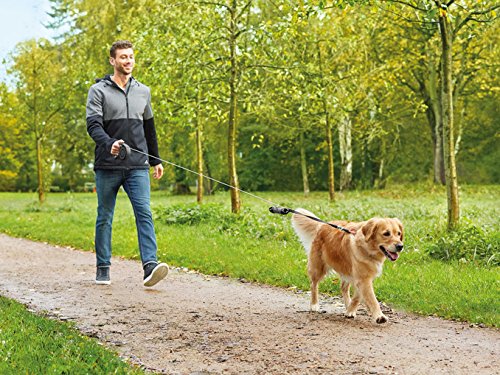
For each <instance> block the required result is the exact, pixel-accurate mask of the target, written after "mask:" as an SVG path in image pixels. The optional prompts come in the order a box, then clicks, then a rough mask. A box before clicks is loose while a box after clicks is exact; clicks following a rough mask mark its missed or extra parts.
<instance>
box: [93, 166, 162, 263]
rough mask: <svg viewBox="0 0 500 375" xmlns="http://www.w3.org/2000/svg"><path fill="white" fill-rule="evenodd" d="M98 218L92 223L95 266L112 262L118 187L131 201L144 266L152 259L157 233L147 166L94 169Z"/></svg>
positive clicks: (154, 253)
mask: <svg viewBox="0 0 500 375" xmlns="http://www.w3.org/2000/svg"><path fill="white" fill-rule="evenodd" d="M95 182H96V190H97V220H96V224H95V252H96V258H97V266H98V267H99V266H109V265H110V264H111V231H112V224H113V214H114V212H115V203H116V195H117V194H118V190H119V189H120V186H123V188H124V189H125V192H126V193H127V195H128V198H129V199H130V202H131V203H132V207H133V209H134V215H135V225H136V227H137V237H138V239H139V252H140V255H141V260H142V264H143V266H144V265H146V264H147V263H150V262H155V261H156V260H157V258H156V250H157V246H156V236H155V230H154V225H153V215H152V214H151V208H150V205H149V201H150V192H149V191H150V190H149V189H150V185H149V171H148V170H147V169H130V170H113V169H96V171H95Z"/></svg>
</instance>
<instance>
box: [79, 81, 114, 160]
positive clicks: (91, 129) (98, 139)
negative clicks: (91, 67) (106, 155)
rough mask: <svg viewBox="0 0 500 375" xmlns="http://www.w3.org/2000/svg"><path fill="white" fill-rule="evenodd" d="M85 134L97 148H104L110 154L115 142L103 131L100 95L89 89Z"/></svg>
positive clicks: (93, 89)
mask: <svg viewBox="0 0 500 375" xmlns="http://www.w3.org/2000/svg"><path fill="white" fill-rule="evenodd" d="M86 117H87V132H88V133H89V135H90V136H91V137H92V139H93V140H94V142H95V143H96V144H97V145H98V146H105V147H106V150H108V152H111V147H112V146H113V143H115V142H116V141H117V140H116V139H115V138H111V137H110V136H109V135H108V133H106V131H105V130H104V126H103V111H102V94H101V93H99V92H98V91H97V90H96V89H95V88H93V87H91V88H90V90H89V95H88V98H87V116H86Z"/></svg>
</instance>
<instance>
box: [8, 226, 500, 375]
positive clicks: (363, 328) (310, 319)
mask: <svg viewBox="0 0 500 375" xmlns="http://www.w3.org/2000/svg"><path fill="white" fill-rule="evenodd" d="M94 257H95V256H94V254H93V253H90V252H83V251H79V250H74V249H69V248H62V247H57V246H51V245H47V244H43V243H37V242H32V241H28V240H25V239H17V238H12V237H9V236H6V235H2V234H0V259H1V261H0V294H1V295H4V296H5V297H9V298H12V299H15V300H17V301H20V302H22V303H24V304H25V305H27V306H28V307H29V308H30V309H32V310H34V311H39V312H42V311H43V312H46V313H48V314H49V315H50V316H53V317H54V318H57V319H60V320H63V321H73V322H75V324H76V326H77V328H78V329H79V330H80V331H81V332H82V333H83V334H85V335H88V336H91V337H95V338H97V339H98V340H99V341H101V342H102V343H104V344H105V345H106V346H108V347H110V348H112V349H114V350H116V351H117V352H118V353H119V354H120V355H121V356H122V357H124V358H126V359H127V360H129V361H131V362H133V363H135V364H138V365H141V366H143V367H144V368H145V369H147V370H151V371H154V372H158V373H167V374H499V373H500V370H499V369H500V332H499V330H498V329H492V328H484V327H478V326H471V325H469V324H467V323H462V322H452V321H446V320H443V319H439V318H435V317H421V316H416V315H413V314H408V313H404V312H399V311H393V310H392V309H390V308H388V307H386V306H384V309H383V310H384V312H385V314H386V315H387V316H388V317H389V322H388V323H387V324H383V325H378V324H375V323H374V322H373V321H372V320H371V319H370V317H369V315H368V314H367V313H366V311H364V310H361V311H360V314H359V315H358V316H357V317H356V318H355V319H346V318H344V316H343V312H344V307H343V305H342V303H341V301H340V300H339V299H338V298H326V297H323V300H322V301H321V309H322V311H321V312H320V313H310V312H309V311H308V306H309V295H308V293H306V292H300V291H294V290H285V289H280V288H276V287H270V286H265V285H257V284H252V283H246V282H244V281H243V280H234V279H229V278H223V277H213V276H205V275H201V274H197V273H194V272H191V271H187V270H182V269H172V270H171V271H170V273H169V275H168V276H167V278H166V279H165V280H164V281H162V282H161V283H160V284H158V285H157V286H155V287H154V288H150V289H147V288H144V287H143V286H142V269H141V265H140V263H139V262H137V261H130V260H123V259H119V258H114V259H113V265H112V268H111V280H112V284H111V285H109V286H102V285H95V283H94V277H95V258H94ZM382 277H383V276H382Z"/></svg>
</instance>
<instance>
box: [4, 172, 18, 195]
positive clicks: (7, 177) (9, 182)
mask: <svg viewBox="0 0 500 375" xmlns="http://www.w3.org/2000/svg"><path fill="white" fill-rule="evenodd" d="M16 179H17V174H16V173H15V172H12V171H6V170H0V191H15V190H16Z"/></svg>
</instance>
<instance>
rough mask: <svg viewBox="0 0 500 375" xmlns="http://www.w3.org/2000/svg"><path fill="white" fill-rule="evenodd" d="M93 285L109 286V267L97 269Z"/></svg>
mask: <svg viewBox="0 0 500 375" xmlns="http://www.w3.org/2000/svg"><path fill="white" fill-rule="evenodd" d="M95 283H96V284H98V285H109V284H111V281H110V279H109V266H106V267H97V273H96V276H95Z"/></svg>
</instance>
